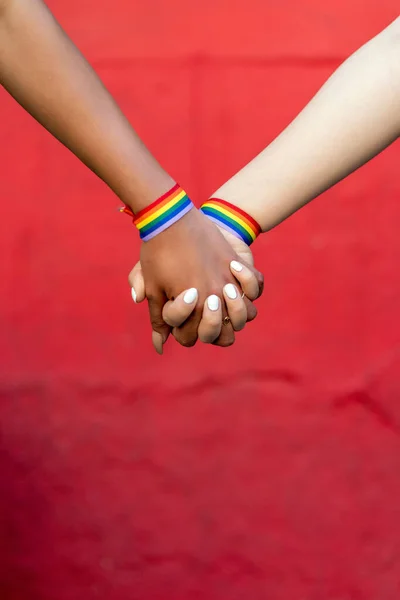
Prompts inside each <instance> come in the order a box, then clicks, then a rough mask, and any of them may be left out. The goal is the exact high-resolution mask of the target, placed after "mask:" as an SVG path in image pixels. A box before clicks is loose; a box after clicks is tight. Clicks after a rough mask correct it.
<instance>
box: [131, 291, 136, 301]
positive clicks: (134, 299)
mask: <svg viewBox="0 0 400 600" xmlns="http://www.w3.org/2000/svg"><path fill="white" fill-rule="evenodd" d="M131 294H132V300H133V301H134V302H136V298H137V296H136V292H135V288H131Z"/></svg>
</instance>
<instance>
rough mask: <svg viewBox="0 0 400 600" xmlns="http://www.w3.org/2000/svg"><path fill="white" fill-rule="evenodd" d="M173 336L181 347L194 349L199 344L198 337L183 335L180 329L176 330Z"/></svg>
mask: <svg viewBox="0 0 400 600" xmlns="http://www.w3.org/2000/svg"><path fill="white" fill-rule="evenodd" d="M173 336H174V338H175V340H176V341H177V342H178V344H180V345H181V346H184V347H185V348H192V347H193V346H194V345H195V344H196V342H197V335H187V334H183V333H182V332H181V331H179V329H174V331H173Z"/></svg>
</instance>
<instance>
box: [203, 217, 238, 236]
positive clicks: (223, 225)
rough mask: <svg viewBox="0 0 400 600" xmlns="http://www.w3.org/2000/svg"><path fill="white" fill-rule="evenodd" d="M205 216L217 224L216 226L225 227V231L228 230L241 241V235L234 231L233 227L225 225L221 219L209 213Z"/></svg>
mask: <svg viewBox="0 0 400 600" xmlns="http://www.w3.org/2000/svg"><path fill="white" fill-rule="evenodd" d="M206 217H207V219H210V221H212V222H213V223H215V224H216V225H218V227H221V228H222V229H225V231H229V233H231V234H232V235H234V236H235V237H237V238H238V240H241V241H242V242H243V238H242V236H241V235H240V234H239V233H238V232H237V231H235V230H234V229H233V228H231V227H229V225H225V223H221V221H219V220H218V219H215V218H214V217H212V216H211V215H206Z"/></svg>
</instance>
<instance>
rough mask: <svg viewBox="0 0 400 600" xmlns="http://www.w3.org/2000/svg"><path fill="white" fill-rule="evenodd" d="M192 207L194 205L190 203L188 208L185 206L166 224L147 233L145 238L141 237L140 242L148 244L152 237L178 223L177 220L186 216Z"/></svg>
mask: <svg viewBox="0 0 400 600" xmlns="http://www.w3.org/2000/svg"><path fill="white" fill-rule="evenodd" d="M193 206H194V205H193V204H192V203H190V204H189V205H188V206H185V207H184V208H183V209H182V210H181V211H180V212H179V213H178V214H177V215H175V216H174V217H173V218H172V219H171V220H170V221H167V223H163V224H162V225H160V227H159V228H158V229H156V230H155V231H152V232H151V233H149V234H148V235H146V237H143V238H142V240H143V241H144V242H148V241H149V240H151V239H152V238H153V237H155V236H156V235H158V234H159V233H161V232H162V231H165V229H168V227H171V225H173V224H174V223H176V222H177V221H179V219H182V217H184V216H185V215H186V213H188V212H189V211H190V210H192V208H193Z"/></svg>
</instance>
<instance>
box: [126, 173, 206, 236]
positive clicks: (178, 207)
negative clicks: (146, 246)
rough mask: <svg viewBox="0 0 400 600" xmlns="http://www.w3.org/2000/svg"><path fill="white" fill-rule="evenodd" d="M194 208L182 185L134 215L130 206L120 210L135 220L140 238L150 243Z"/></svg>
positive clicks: (176, 186)
mask: <svg viewBox="0 0 400 600" xmlns="http://www.w3.org/2000/svg"><path fill="white" fill-rule="evenodd" d="M193 207H194V205H193V203H192V201H191V200H190V198H189V197H188V195H187V194H186V192H185V190H183V189H182V188H181V187H180V185H178V184H176V185H174V187H173V188H172V189H170V190H169V192H166V193H165V194H163V195H162V196H161V197H160V198H158V199H157V200H155V201H154V202H152V204H150V206H147V207H146V208H144V209H143V210H141V211H140V212H138V213H136V214H134V213H133V212H132V211H131V209H130V208H129V207H128V206H125V207H123V208H121V209H120V212H123V213H125V214H127V215H129V216H131V217H132V218H133V224H134V225H135V226H136V227H137V228H138V230H139V233H140V238H141V239H142V240H143V241H144V242H148V241H149V240H151V239H152V238H153V237H155V236H156V235H158V234H159V233H162V232H163V231H165V230H166V229H168V227H171V225H173V224H174V223H176V222H177V221H179V219H181V218H182V217H183V216H185V215H186V213H188V212H189V211H190V210H191V209H192V208H193Z"/></svg>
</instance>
